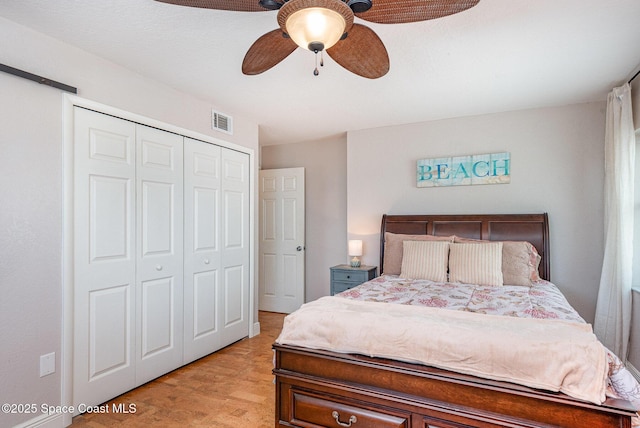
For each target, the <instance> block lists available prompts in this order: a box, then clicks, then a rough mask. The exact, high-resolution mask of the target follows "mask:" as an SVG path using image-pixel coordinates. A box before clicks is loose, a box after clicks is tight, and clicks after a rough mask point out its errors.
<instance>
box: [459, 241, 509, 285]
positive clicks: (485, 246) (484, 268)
mask: <svg viewBox="0 0 640 428" xmlns="http://www.w3.org/2000/svg"><path fill="white" fill-rule="evenodd" d="M449 281H450V282H462V283H465V284H478V285H490V286H494V287H499V286H501V285H502V284H503V279H502V242H487V243H482V244H480V243H478V244H450V245H449Z"/></svg>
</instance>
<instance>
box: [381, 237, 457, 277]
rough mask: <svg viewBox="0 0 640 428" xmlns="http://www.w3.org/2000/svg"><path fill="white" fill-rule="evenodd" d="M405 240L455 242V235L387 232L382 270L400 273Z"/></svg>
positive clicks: (394, 273)
mask: <svg viewBox="0 0 640 428" xmlns="http://www.w3.org/2000/svg"><path fill="white" fill-rule="evenodd" d="M403 241H447V242H453V236H433V235H403V234H398V233H391V232H385V234H384V261H383V265H382V272H383V273H385V274H387V275H400V270H401V268H402V251H403V248H402V242H403Z"/></svg>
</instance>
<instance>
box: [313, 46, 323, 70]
mask: <svg viewBox="0 0 640 428" xmlns="http://www.w3.org/2000/svg"><path fill="white" fill-rule="evenodd" d="M313 53H315V54H316V68H315V69H314V70H313V75H314V76H317V75H318V74H320V72H319V71H318V50H317V49H316V50H314V51H313ZM320 67H322V62H321V63H320Z"/></svg>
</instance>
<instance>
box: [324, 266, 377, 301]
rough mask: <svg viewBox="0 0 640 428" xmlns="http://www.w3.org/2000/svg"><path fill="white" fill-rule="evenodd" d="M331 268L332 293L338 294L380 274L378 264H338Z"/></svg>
mask: <svg viewBox="0 0 640 428" xmlns="http://www.w3.org/2000/svg"><path fill="white" fill-rule="evenodd" d="M330 269H331V295H332V296H333V295H334V294H338V293H340V292H342V291H345V290H348V289H350V288H353V287H355V286H356V285H360V284H362V283H363V282H367V281H369V280H370V279H373V278H375V277H376V276H378V267H377V266H364V265H363V266H360V267H356V268H354V267H351V266H350V265H338V266H334V267H332V268H330Z"/></svg>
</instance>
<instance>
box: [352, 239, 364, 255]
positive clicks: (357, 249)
mask: <svg viewBox="0 0 640 428" xmlns="http://www.w3.org/2000/svg"><path fill="white" fill-rule="evenodd" d="M349 255H350V256H357V257H360V256H361V255H362V241H361V240H359V239H352V240H349Z"/></svg>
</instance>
